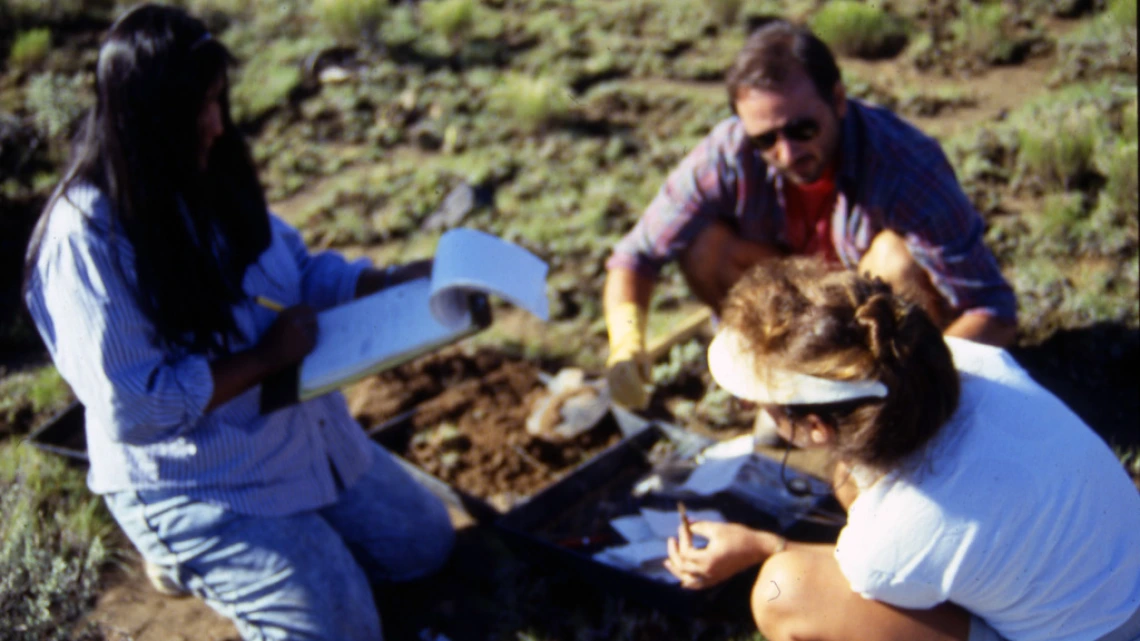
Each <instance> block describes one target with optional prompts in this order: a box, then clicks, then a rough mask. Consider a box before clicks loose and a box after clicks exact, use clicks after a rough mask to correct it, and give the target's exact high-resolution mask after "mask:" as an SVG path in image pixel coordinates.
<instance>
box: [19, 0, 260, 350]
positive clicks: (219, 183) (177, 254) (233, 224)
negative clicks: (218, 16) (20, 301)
mask: <svg viewBox="0 0 1140 641" xmlns="http://www.w3.org/2000/svg"><path fill="white" fill-rule="evenodd" d="M232 63H233V57H232V56H231V55H230V53H229V51H228V50H227V49H226V48H225V46H224V45H222V43H220V42H219V41H217V40H216V39H214V38H213V37H212V36H211V35H210V33H209V31H208V30H207V29H206V26H205V25H204V24H203V23H202V22H201V21H199V20H197V19H196V18H193V17H191V16H190V15H189V14H187V13H186V12H184V11H182V10H181V9H178V8H175V7H169V6H159V5H153V4H143V5H139V6H136V7H134V8H132V9H131V10H129V11H128V12H127V13H125V14H124V15H122V16H121V17H120V18H119V19H118V20H117V21H116V22H115V23H114V24H113V25H112V26H111V29H110V31H109V32H108V34H107V36H106V39H105V40H104V42H103V45H102V47H101V49H100V51H99V63H98V69H97V72H96V95H97V101H96V104H95V106H94V107H93V108H92V109H91V110H90V111H89V113H88V115H87V119H86V121H85V123H84V126H83V128H82V129H81V130H80V134H79V138H78V145H77V149H76V153H75V158H74V160H73V162H72V164H71V166H70V168H69V169H68V171H67V173H66V174H65V176H64V179H63V180H62V181H61V183H60V185H59V187H57V189H56V191H55V192H54V194H53V195H52V197H51V198H50V199H49V200H48V204H47V206H46V207H45V208H44V212H43V214H41V216H40V220H39V222H38V223H37V225H36V230H35V231H34V232H33V234H32V240H31V242H30V243H29V246H28V252H27V256H26V263H25V276H24V288H25V290H26V289H27V287H28V286H29V281H30V277H31V274H32V273H33V270H34V269H35V265H36V262H37V260H38V258H39V251H40V247H41V245H42V243H43V233H44V230H45V229H46V227H47V219H48V217H49V215H50V212H51V210H52V208H53V207H54V205H55V203H56V201H57V199H59V198H66V197H67V194H68V191H69V190H70V189H71V188H72V187H73V186H74V185H75V184H77V183H85V184H90V185H92V186H94V187H96V188H98V189H99V190H100V191H102V193H103V194H104V195H106V197H107V198H108V199H109V201H110V203H111V209H112V216H113V217H114V219H115V220H116V221H117V222H118V223H119V224H120V225H121V228H122V229H123V231H124V233H125V236H126V238H127V240H128V241H129V242H130V245H131V247H132V249H133V251H134V255H135V271H136V273H137V282H138V293H137V295H138V299H139V304H140V305H141V307H142V309H143V310H144V312H145V313H146V314H147V315H148V317H149V318H150V320H151V321H152V322H153V323H154V325H155V328H156V330H157V332H158V335H159V338H160V339H161V340H164V341H166V342H167V343H168V344H171V345H180V346H184V347H187V348H189V349H191V350H193V351H202V352H205V351H214V352H227V351H229V350H230V345H231V339H232V338H233V337H236V336H237V326H236V324H235V321H234V319H233V314H232V309H231V306H232V305H233V304H234V303H235V302H237V301H238V300H240V299H241V298H242V297H243V296H244V294H243V293H242V278H243V276H244V274H245V270H246V269H247V268H248V267H249V265H250V264H251V263H253V262H254V261H255V260H257V257H258V256H259V255H260V254H261V253H262V252H263V251H264V250H265V249H266V248H267V247H268V246H269V241H270V229H269V214H268V209H267V207H266V203H265V195H264V192H263V191H262V188H261V185H260V183H259V182H258V179H257V171H256V169H255V167H254V164H253V160H252V158H251V156H250V153H249V149H248V147H247V146H246V143H245V141H244V139H243V138H242V136H241V134H240V132H238V131H237V129H236V128H235V127H234V124H233V121H232V120H231V119H230V115H229V91H228V87H227V88H224V89H223V91H222V94H221V97H220V101H221V106H222V121H223V126H224V127H223V129H224V131H223V133H222V134H221V135H220V136H219V137H218V138H217V139H216V140H215V141H214V144H213V146H212V147H211V148H210V152H209V156H208V159H207V162H206V166H205V167H204V168H203V167H202V166H201V159H200V152H199V150H200V148H201V147H200V141H199V133H198V119H199V114H200V113H201V110H202V108H203V107H204V106H205V104H206V99H207V98H206V97H207V95H208V93H209V91H210V89H211V87H214V86H216V85H217V83H218V82H219V81H222V82H224V81H225V79H226V72H227V68H228V67H229V66H230V65H231V64H232Z"/></svg>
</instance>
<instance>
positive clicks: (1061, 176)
mask: <svg viewBox="0 0 1140 641" xmlns="http://www.w3.org/2000/svg"><path fill="white" fill-rule="evenodd" d="M1065 107H1067V108H1057V109H1050V110H1040V111H1035V110H1030V111H1028V112H1026V114H1025V115H1024V116H1023V119H1022V122H1023V126H1022V127H1021V132H1020V143H1021V145H1020V149H1019V151H1018V163H1019V165H1020V168H1021V169H1022V170H1023V171H1024V172H1025V173H1027V174H1030V175H1033V176H1035V177H1037V178H1038V179H1040V180H1041V181H1042V182H1043V184H1044V185H1045V186H1046V187H1047V188H1062V189H1068V188H1070V187H1071V186H1073V181H1074V180H1076V179H1077V178H1080V177H1081V176H1083V175H1084V174H1086V173H1087V172H1089V171H1092V170H1093V169H1094V168H1095V164H1094V160H1095V154H1096V151H1097V145H1098V144H1099V142H1100V140H1101V138H1102V137H1103V136H1104V131H1103V127H1102V125H1101V122H1102V113H1101V112H1100V110H1099V109H1098V108H1097V107H1096V106H1095V105H1092V104H1082V105H1079V106H1076V105H1067V106H1065ZM1043 122H1045V123H1048V126H1041V125H1042V123H1043Z"/></svg>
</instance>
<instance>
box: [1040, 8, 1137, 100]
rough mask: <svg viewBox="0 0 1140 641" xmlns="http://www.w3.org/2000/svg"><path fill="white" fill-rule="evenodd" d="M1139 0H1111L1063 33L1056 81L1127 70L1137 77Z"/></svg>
mask: <svg viewBox="0 0 1140 641" xmlns="http://www.w3.org/2000/svg"><path fill="white" fill-rule="evenodd" d="M1136 5H1137V2H1136V0H1111V2H1109V3H1108V8H1107V9H1106V10H1105V11H1104V12H1103V13H1101V14H1100V15H1097V16H1096V17H1094V18H1093V19H1091V20H1086V21H1084V22H1083V23H1082V24H1081V25H1080V26H1078V27H1076V28H1074V29H1073V30H1072V31H1070V32H1069V33H1066V34H1065V35H1064V36H1062V37H1061V38H1060V39H1059V41H1058V43H1057V53H1058V55H1057V58H1058V63H1057V68H1056V70H1055V71H1054V73H1053V80H1054V81H1055V82H1072V81H1091V80H1097V79H1102V78H1109V77H1113V76H1116V75H1118V74H1124V75H1128V76H1132V77H1133V78H1135V76H1136V72H1137V63H1136Z"/></svg>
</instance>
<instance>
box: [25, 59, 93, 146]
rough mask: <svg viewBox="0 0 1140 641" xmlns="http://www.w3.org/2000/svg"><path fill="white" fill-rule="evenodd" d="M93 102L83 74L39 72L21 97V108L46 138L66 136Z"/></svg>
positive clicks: (87, 82)
mask: <svg viewBox="0 0 1140 641" xmlns="http://www.w3.org/2000/svg"><path fill="white" fill-rule="evenodd" d="M91 101H92V91H91V86H90V83H89V81H88V79H87V78H85V77H84V76H82V75H75V76H65V75H62V74H55V73H41V74H36V75H34V76H32V78H31V80H29V81H28V84H27V89H26V91H25V94H24V106H25V107H26V108H27V110H28V111H29V112H30V113H31V114H32V122H33V123H34V124H35V125H36V128H37V129H39V130H40V131H41V132H42V133H44V134H46V135H47V136H48V137H49V138H57V137H59V136H62V135H64V134H67V133H68V132H69V131H71V130H72V128H73V127H74V126H75V125H76V123H77V122H78V120H79V117H80V116H82V115H83V113H84V112H85V111H86V110H87V108H88V107H89V106H90V104H91Z"/></svg>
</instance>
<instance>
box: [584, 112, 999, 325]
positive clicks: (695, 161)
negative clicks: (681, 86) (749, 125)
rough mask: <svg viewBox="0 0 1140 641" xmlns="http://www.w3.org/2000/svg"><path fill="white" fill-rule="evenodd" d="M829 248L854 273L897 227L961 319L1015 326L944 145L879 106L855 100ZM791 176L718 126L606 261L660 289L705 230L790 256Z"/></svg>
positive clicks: (740, 129) (729, 126)
mask: <svg viewBox="0 0 1140 641" xmlns="http://www.w3.org/2000/svg"><path fill="white" fill-rule="evenodd" d="M847 104H848V110H847V115H846V116H845V118H844V119H843V122H842V141H841V143H840V147H841V157H840V165H839V167H838V168H837V172H836V186H837V190H838V194H837V196H836V203H835V210H834V212H833V213H832V217H831V241H832V243H833V244H834V247H835V251H836V254H837V255H838V256H839V259H840V261H841V262H842V263H843V264H844V265H845V266H846V267H848V268H854V267H855V266H856V265H857V264H858V262H859V260H860V259H861V258H862V257H863V255H864V254H865V253H866V252H867V249H868V248H869V247H870V245H871V241H872V240H873V239H874V237H875V235H876V234H877V233H878V232H880V231H882V230H884V229H890V230H893V231H895V232H896V233H898V234H899V235H900V236H902V237H903V238H904V239H905V240H906V243H907V246H908V248H909V249H910V253H911V255H912V256H913V257H914V258H915V260H916V261H917V262H918V264H919V265H921V266H922V267H923V269H925V270H926V271H927V273H929V274H930V278H931V281H932V282H933V284H934V286H935V287H936V288H937V289H938V291H939V292H941V293H942V295H943V296H944V297H945V298H946V300H947V301H948V302H949V303H950V305H951V306H952V307H953V308H954V309H955V310H957V311H960V312H962V313H984V314H988V315H991V316H996V317H999V318H1003V319H1006V320H1010V321H1015V320H1016V318H1017V301H1016V298H1015V296H1014V293H1013V289H1012V288H1011V287H1010V286H1009V283H1007V282H1006V280H1005V278H1004V277H1003V276H1002V274H1001V271H1000V270H999V269H998V265H997V261H996V260H995V259H994V256H993V254H992V253H991V252H990V251H989V248H987V247H986V245H985V243H984V242H983V235H984V230H985V226H984V224H983V221H982V218H981V216H980V215H979V214H978V213H977V211H975V210H974V208H973V206H972V205H971V204H970V201H969V199H968V198H967V197H966V195H965V194H964V193H963V191H962V188H961V187H960V186H959V184H958V180H957V178H956V176H955V175H954V170H953V168H952V167H951V166H950V163H949V162H948V161H947V159H946V156H945V154H944V153H943V152H942V148H941V146H940V145H939V144H938V142H937V141H936V140H934V139H932V138H930V137H929V136H926V135H925V134H923V133H922V132H920V131H918V130H917V129H915V128H914V127H913V126H911V125H909V124H907V123H905V122H904V121H902V120H901V119H900V118H898V117H897V116H895V115H894V114H892V113H891V112H889V111H887V110H886V109H882V108H879V107H873V106H870V105H867V104H865V103H862V102H860V101H858V100H848V103H847ZM784 212H785V209H784V200H783V178H782V177H781V176H780V175H779V174H778V173H777V172H776V171H775V170H774V169H773V168H771V167H769V166H768V165H767V164H766V163H765V162H764V160H763V159H762V158H761V156H760V154H759V152H757V151H755V150H754V149H753V148H752V147H751V145H750V144H749V142H748V138H747V136H746V134H745V131H744V126H743V124H742V123H741V121H740V119H739V118H736V117H732V118H729V119H727V120H725V121H723V122H721V123H720V124H718V125H717V126H716V127H715V128H714V129H713V130H712V132H711V133H710V134H709V135H708V136H706V137H705V138H704V140H702V141H701V142H700V144H699V145H697V147H696V148H695V149H694V150H693V151H692V152H690V153H689V155H688V156H686V157H685V159H684V160H683V161H682V162H681V164H680V165H679V166H678V167H677V168H676V169H674V170H673V172H672V173H671V174H670V175H669V177H668V179H667V180H666V182H665V184H664V185H663V186H662V188H661V190H660V191H659V192H658V194H657V196H656V197H655V198H654V199H653V202H652V203H650V205H649V207H648V209H646V211H645V213H644V215H642V217H641V219H640V220H639V221H638V222H637V224H636V225H635V226H634V228H633V229H632V230H631V231H630V232H629V233H628V234H626V235H625V237H624V238H622V239H621V240H620V241H619V242H618V244H617V245H616V246H615V248H614V252H613V254H612V256H611V257H610V259H609V260H608V261H607V263H606V267H607V269H613V268H615V267H624V268H627V269H632V270H634V271H636V272H637V273H638V274H641V275H643V276H646V277H649V278H652V279H656V277H657V275H658V273H659V271H660V269H661V268H662V267H663V266H664V265H665V264H666V263H668V262H670V261H672V260H674V259H676V258H677V257H678V256H679V254H680V253H681V252H682V251H683V250H684V249H685V247H687V246H688V244H689V243H690V242H692V240H693V239H694V238H695V237H696V236H697V235H698V234H699V233H700V232H701V231H702V230H703V229H704V228H705V226H706V225H708V224H710V223H712V222H714V221H716V220H722V221H725V222H728V223H730V225H731V226H733V227H734V228H735V229H736V230H737V232H738V233H739V234H740V236H741V237H742V238H744V239H747V240H751V241H756V242H761V243H769V244H776V245H779V246H783V247H785V248H786V247H787V241H786V237H785V213H784Z"/></svg>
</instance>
